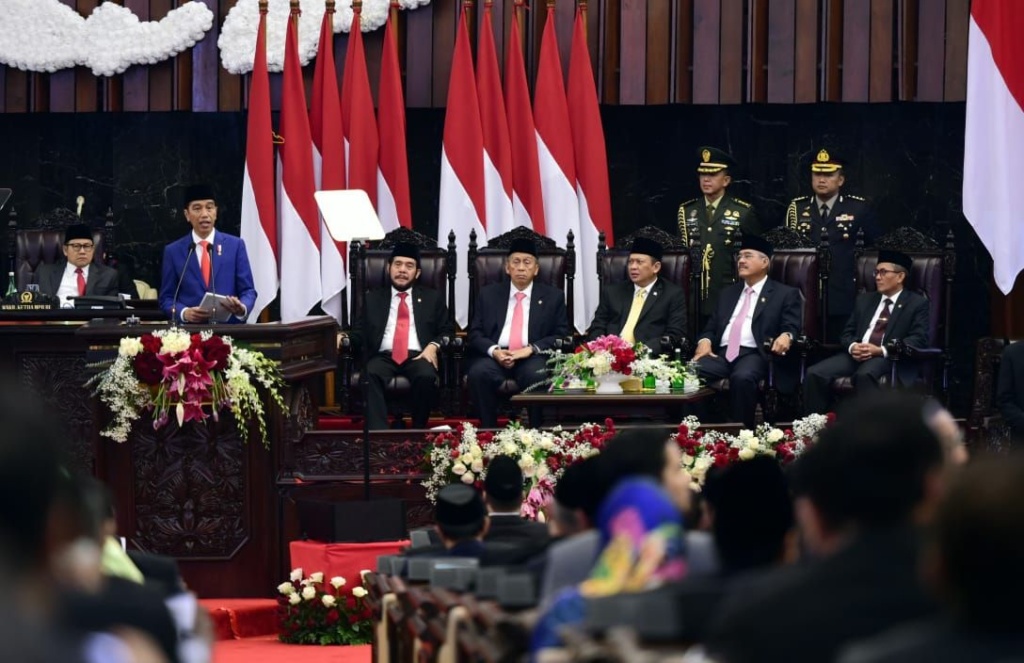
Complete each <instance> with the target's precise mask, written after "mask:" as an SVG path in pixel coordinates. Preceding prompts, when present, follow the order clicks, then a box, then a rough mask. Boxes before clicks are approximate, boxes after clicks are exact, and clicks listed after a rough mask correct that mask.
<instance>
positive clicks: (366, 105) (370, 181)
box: [341, 6, 379, 209]
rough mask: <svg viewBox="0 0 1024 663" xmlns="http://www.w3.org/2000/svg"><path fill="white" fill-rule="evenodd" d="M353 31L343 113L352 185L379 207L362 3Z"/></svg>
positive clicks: (349, 48) (350, 35) (353, 24)
mask: <svg viewBox="0 0 1024 663" xmlns="http://www.w3.org/2000/svg"><path fill="white" fill-rule="evenodd" d="M353 11H354V12H355V13H354V14H353V15H352V31H351V32H350V33H349V36H348V51H347V52H346V55H345V78H344V80H343V81H342V82H341V114H342V124H343V125H344V127H345V141H346V143H347V144H348V188H350V189H362V190H363V191H365V192H366V194H367V195H368V196H370V202H371V203H373V206H374V209H376V207H377V152H378V149H379V144H378V142H377V120H376V118H375V117H374V114H373V96H372V95H371V94H370V77H369V75H368V74H367V73H366V52H365V51H364V50H363V33H362V32H361V31H360V27H359V26H360V11H361V10H360V7H359V6H356V7H353Z"/></svg>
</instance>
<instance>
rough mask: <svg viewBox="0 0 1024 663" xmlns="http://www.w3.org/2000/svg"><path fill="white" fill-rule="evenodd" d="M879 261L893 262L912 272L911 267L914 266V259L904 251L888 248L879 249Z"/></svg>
mask: <svg viewBox="0 0 1024 663" xmlns="http://www.w3.org/2000/svg"><path fill="white" fill-rule="evenodd" d="M878 262H891V263H892V264H894V265H899V266H900V267H902V268H903V269H905V270H907V272H908V273H909V272H910V269H911V267H913V266H914V259H913V258H911V257H910V256H908V255H907V254H906V253H903V252H902V251H889V250H888V249H879V251H878Z"/></svg>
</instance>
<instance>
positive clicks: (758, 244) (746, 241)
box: [741, 233, 775, 258]
mask: <svg viewBox="0 0 1024 663" xmlns="http://www.w3.org/2000/svg"><path fill="white" fill-rule="evenodd" d="M741 248H744V249H751V250H753V251H760V252H761V253H763V254H765V255H766V256H768V257H769V258H771V257H772V254H773V253H775V247H773V246H772V245H771V244H770V243H769V242H768V240H766V239H765V238H764V237H761V236H760V235H754V234H752V233H743V246H742V247H741Z"/></svg>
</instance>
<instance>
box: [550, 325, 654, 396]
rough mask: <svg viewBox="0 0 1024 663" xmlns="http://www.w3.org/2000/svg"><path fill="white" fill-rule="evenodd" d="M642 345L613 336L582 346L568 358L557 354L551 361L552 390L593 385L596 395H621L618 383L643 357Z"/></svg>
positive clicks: (619, 383)
mask: <svg viewBox="0 0 1024 663" xmlns="http://www.w3.org/2000/svg"><path fill="white" fill-rule="evenodd" d="M647 354H648V351H647V348H645V347H644V346H643V344H640V343H638V344H636V345H635V346H634V345H633V344H632V343H629V342H627V341H625V340H624V339H622V338H620V337H618V336H614V335H611V334H609V335H607V336H599V337H598V338H596V339H594V340H593V341H589V342H587V343H583V344H581V345H580V346H579V347H577V348H576V351H575V352H574V353H573V354H571V355H556V356H555V357H554V360H553V364H554V367H553V369H552V380H553V385H554V387H555V388H556V389H557V388H561V389H568V390H576V389H585V388H588V387H589V385H590V384H591V383H596V387H597V388H596V393H598V394H621V393H622V387H621V383H622V381H623V380H626V379H627V378H628V377H629V376H630V375H631V374H632V372H633V368H632V364H633V362H634V361H636V359H637V357H638V356H646V355H647Z"/></svg>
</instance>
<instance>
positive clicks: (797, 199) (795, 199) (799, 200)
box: [789, 196, 811, 203]
mask: <svg viewBox="0 0 1024 663" xmlns="http://www.w3.org/2000/svg"><path fill="white" fill-rule="evenodd" d="M810 199H811V197H810V196H797V197H796V198H794V199H793V200H791V201H789V202H790V203H799V202H802V201H804V200H810Z"/></svg>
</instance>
